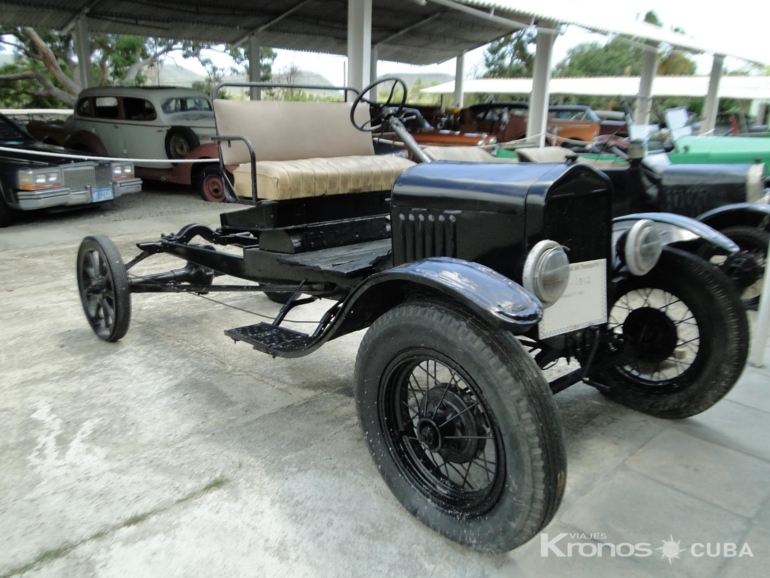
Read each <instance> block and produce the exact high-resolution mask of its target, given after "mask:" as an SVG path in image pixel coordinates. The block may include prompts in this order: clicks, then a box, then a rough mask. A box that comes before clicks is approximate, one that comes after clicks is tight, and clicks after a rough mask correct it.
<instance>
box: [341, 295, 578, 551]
mask: <svg viewBox="0 0 770 578" xmlns="http://www.w3.org/2000/svg"><path fill="white" fill-rule="evenodd" d="M431 363H432V364H433V376H434V378H435V379H434V380H433V383H434V384H435V386H434V387H429V383H428V381H429V380H428V377H427V376H428V374H429V373H430V368H431ZM423 364H424V366H423ZM420 367H422V369H418V368H420ZM423 371H425V375H426V389H425V392H424V393H423V395H422V397H421V398H420V397H418V396H417V393H415V394H414V400H412V398H411V397H410V391H411V392H416V390H415V389H414V388H413V386H414V385H415V384H414V383H413V382H412V378H413V377H415V379H421V376H422V375H423V373H422V372H423ZM412 372H418V374H419V375H417V376H415V375H414V374H413V373H412ZM442 373H443V374H444V375H443V378H444V379H445V381H444V382H441V381H440V380H439V376H440V375H441V374H442ZM447 377H448V378H449V379H447ZM419 387H420V391H421V392H422V386H421V385H419ZM450 390H451V391H450ZM433 392H435V393H433ZM355 397H356V406H357V408H358V415H359V418H360V420H361V426H362V428H363V431H364V436H365V438H366V443H367V445H368V447H369V452H370V453H371V455H372V458H373V459H374V461H375V463H376V465H377V467H378V469H379V471H380V474H381V475H382V477H383V478H384V479H385V482H386V483H387V484H388V486H389V487H390V489H391V491H392V492H393V494H394V495H395V496H396V498H397V499H398V500H399V501H400V502H401V504H402V505H403V506H404V507H405V508H406V509H407V511H409V513H411V514H412V515H413V516H415V517H417V518H418V519H419V520H420V521H422V522H423V523H424V524H426V525H427V526H429V527H430V528H432V529H434V530H435V531H437V532H438V533H440V534H442V535H443V536H446V537H447V538H449V539H450V540H454V541H455V542H458V543H460V544H464V545H466V546H469V547H471V548H473V549H475V550H479V551H484V552H507V551H509V550H512V549H514V548H516V547H518V546H520V545H522V544H524V543H525V542H527V541H528V540H530V539H531V538H532V537H534V536H535V535H537V534H538V532H540V531H541V530H542V529H543V528H544V527H545V526H546V525H547V524H548V523H549V521H550V520H551V518H552V517H553V515H554V514H555V512H556V510H557V509H558V507H559V504H560V503H561V499H562V496H563V494H564V487H565V482H566V472H567V469H566V455H565V449H564V441H563V438H562V427H561V419H560V417H559V413H558V410H557V409H556V406H555V405H554V402H553V396H552V394H551V391H550V389H549V388H548V384H547V383H546V381H545V379H544V377H543V374H542V372H541V371H540V369H539V368H538V367H537V365H536V364H535V362H534V361H533V360H532V358H531V357H530V356H529V355H527V354H526V352H525V351H524V350H523V349H522V347H521V345H520V344H519V342H518V341H517V340H516V339H515V338H514V337H513V336H512V335H511V334H510V333H507V332H503V331H499V330H493V329H491V328H489V327H487V326H486V325H484V324H482V323H481V322H480V321H479V320H478V318H475V317H474V316H473V315H471V314H470V313H468V312H466V311H463V310H460V309H455V308H454V307H452V306H448V305H445V304H440V303H437V302H430V301H426V302H415V303H407V304H403V305H400V306H398V307H396V308H394V309H392V310H390V311H388V312H387V313H385V314H384V315H383V316H382V317H380V318H379V319H378V320H377V321H376V322H375V323H374V324H373V325H372V326H371V328H370V329H369V331H368V332H367V333H366V335H365V336H364V339H363V341H362V343H361V347H360V349H359V351H358V356H357V358H356V368H355ZM412 401H413V404H412V405H410V402H412ZM423 404H424V408H422V409H421V407H422V406H423ZM463 404H465V405H463ZM463 407H464V408H465V409H461V408H463ZM474 408H476V409H475V410H474ZM423 409H424V415H422V416H421V414H420V412H421V411H423ZM469 410H474V411H473V412H471V411H469ZM412 411H415V412H416V415H412ZM463 412H464V413H463ZM429 414H430V415H429ZM444 414H446V415H444ZM461 415H464V416H465V417H464V418H463V420H462V421H461V420H459V419H458V418H460V416H461ZM452 416H453V417H452ZM432 420H435V422H433V421H432ZM442 420H445V421H444V422H443V423H439V422H440V421H442ZM466 422H468V423H466ZM431 423H432V425H431ZM418 428H419V430H418ZM431 428H433V429H431ZM418 431H419V434H418ZM431 432H432V433H431ZM461 432H462V433H465V434H466V435H464V436H456V435H452V436H450V437H446V438H444V437H443V436H447V434H448V433H461ZM468 432H475V433H476V434H477V435H476V437H471V436H467V433H468ZM410 433H411V434H413V437H410V436H409V434H410ZM429 434H430V435H429ZM479 434H481V435H479ZM418 436H419V437H420V440H418V439H417V437H418ZM426 436H427V437H430V440H427V437H426ZM426 440H427V441H426ZM439 440H440V442H439ZM450 440H451V441H450ZM458 440H462V441H458ZM423 443H426V444H428V443H434V444H436V443H438V444H439V445H440V447H438V446H435V447H437V448H438V449H435V450H433V449H429V446H423V445H422V444H423ZM441 452H444V453H443V454H442V453H441ZM488 452H489V453H488ZM489 458H494V459H493V460H492V461H490V460H489ZM439 461H441V464H439ZM477 462H478V463H477ZM482 462H483V464H486V465H485V466H483V465H480V464H481V463H482ZM464 464H468V465H467V470H466V469H465V468H466V466H465V465H464ZM450 466H451V468H452V469H451V470H450ZM487 466H489V468H492V469H491V470H490V469H489V468H488V467H487ZM442 467H444V471H442V469H441V468H442ZM474 467H475V468H476V469H475V470H474V472H475V473H471V470H472V469H473V468H474ZM484 470H486V472H488V473H487V474H484ZM463 471H464V472H465V473H464V477H463V478H462V479H460V476H462V475H463V474H462V472H463ZM485 475H486V476H487V477H486V482H485V481H484V476H485ZM479 476H480V477H481V481H479V480H478V479H476V478H478V477H479ZM484 484H486V485H484ZM474 485H475V486H477V487H476V488H474ZM466 486H467V488H466ZM482 486H483V487H482Z"/></svg>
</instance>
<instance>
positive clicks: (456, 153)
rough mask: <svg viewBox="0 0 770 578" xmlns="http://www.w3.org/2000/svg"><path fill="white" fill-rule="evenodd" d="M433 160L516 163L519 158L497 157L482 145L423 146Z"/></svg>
mask: <svg viewBox="0 0 770 578" xmlns="http://www.w3.org/2000/svg"><path fill="white" fill-rule="evenodd" d="M422 150H423V151H425V154H427V155H428V156H429V157H430V159H431V160H433V161H460V162H467V163H516V162H519V161H518V159H506V158H497V157H496V156H494V155H492V154H490V153H488V152H487V151H486V150H484V149H483V148H480V147H423V148H422Z"/></svg>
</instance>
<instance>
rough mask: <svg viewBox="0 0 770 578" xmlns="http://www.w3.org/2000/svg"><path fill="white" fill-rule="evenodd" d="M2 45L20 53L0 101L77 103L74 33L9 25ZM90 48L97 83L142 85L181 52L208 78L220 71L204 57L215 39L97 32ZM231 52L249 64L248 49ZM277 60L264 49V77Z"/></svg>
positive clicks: (0, 73)
mask: <svg viewBox="0 0 770 578" xmlns="http://www.w3.org/2000/svg"><path fill="white" fill-rule="evenodd" d="M0 43H2V44H5V45H7V46H10V48H11V50H12V51H13V53H14V54H15V56H16V58H15V62H14V63H13V64H11V65H6V66H4V67H3V68H2V69H0V101H2V102H3V104H4V105H5V106H21V107H37V106H39V107H63V106H67V107H71V106H74V104H75V101H76V100H77V95H78V94H79V93H80V91H81V90H82V88H83V87H82V86H81V85H80V82H79V80H78V79H79V77H80V75H79V71H78V66H79V63H78V62H77V58H76V56H75V47H74V41H73V38H72V36H71V35H70V34H62V33H60V32H51V31H42V32H38V31H37V30H35V29H34V28H30V27H8V26H4V27H0ZM89 46H90V49H91V54H92V55H91V67H92V70H91V72H92V75H91V76H92V78H93V79H94V81H95V84H96V85H97V86H103V85H111V84H120V85H138V86H141V85H142V84H144V82H145V81H146V79H145V78H144V76H143V74H142V72H143V70H144V69H145V68H146V67H148V66H152V65H155V64H157V63H158V62H161V61H162V60H163V59H164V58H165V57H167V56H168V55H169V54H170V53H172V52H177V51H179V52H181V53H182V56H183V57H184V58H197V59H198V60H199V61H200V62H201V64H203V66H204V67H206V68H207V71H208V72H209V79H211V78H216V75H217V74H220V73H221V70H220V69H219V68H217V67H216V66H215V65H214V64H213V62H212V61H211V59H207V58H205V57H203V56H202V55H201V51H202V50H204V49H217V46H215V45H212V44H211V43H203V42H192V41H187V40H184V41H183V40H171V39H165V38H143V37H140V36H130V35H120V34H94V35H91V36H90V37H89ZM227 52H228V53H229V54H230V55H231V56H232V57H233V59H234V60H235V63H236V66H243V63H244V62H247V59H246V56H245V49H243V48H238V49H229V50H228V51H227ZM274 58H275V53H274V52H273V51H272V50H269V49H267V50H264V51H263V52H262V54H261V60H262V71H263V77H264V76H267V77H268V78H269V76H270V67H271V64H272V61H273V59H274ZM220 78H221V77H220ZM212 84H213V82H212Z"/></svg>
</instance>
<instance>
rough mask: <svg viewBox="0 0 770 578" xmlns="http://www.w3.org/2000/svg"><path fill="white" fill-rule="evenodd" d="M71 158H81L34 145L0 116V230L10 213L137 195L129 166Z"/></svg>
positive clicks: (138, 184) (137, 183)
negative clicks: (127, 194)
mask: <svg viewBox="0 0 770 578" xmlns="http://www.w3.org/2000/svg"><path fill="white" fill-rule="evenodd" d="M73 156H74V157H82V156H83V153H82V152H77V151H71V150H69V149H65V148H62V147H58V146H54V145H49V144H43V143H39V142H37V141H36V140H35V139H34V138H33V137H32V135H30V134H29V133H27V132H26V131H25V130H24V129H22V128H21V127H19V126H18V125H17V124H16V123H14V122H13V121H11V120H9V119H8V118H6V117H5V116H3V115H0V227H7V226H8V225H10V224H11V223H12V222H13V219H14V214H15V212H16V211H31V210H37V209H48V210H62V209H70V208H76V207H83V206H89V205H94V204H101V203H105V202H108V201H111V200H113V199H115V198H116V197H119V196H120V195H123V194H126V193H136V192H139V191H140V190H141V189H142V181H141V179H138V178H135V177H134V165H133V163H131V162H125V161H117V160H116V161H113V162H109V161H102V162H95V161H90V160H87V159H83V160H79V159H77V158H72V157H73Z"/></svg>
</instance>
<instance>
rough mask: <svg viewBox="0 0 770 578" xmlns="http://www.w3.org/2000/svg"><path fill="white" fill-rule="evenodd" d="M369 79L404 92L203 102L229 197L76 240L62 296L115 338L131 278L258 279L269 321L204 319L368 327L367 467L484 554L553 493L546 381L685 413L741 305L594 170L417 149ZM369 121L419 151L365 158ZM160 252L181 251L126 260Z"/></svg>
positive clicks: (363, 377)
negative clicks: (228, 175) (227, 203)
mask: <svg viewBox="0 0 770 578" xmlns="http://www.w3.org/2000/svg"><path fill="white" fill-rule="evenodd" d="M383 83H394V84H395V83H398V84H400V85H401V87H402V91H401V94H406V87H405V86H404V85H403V82H402V81H400V80H397V79H385V80H381V81H378V82H376V83H375V84H374V85H372V86H370V87H367V88H366V89H364V92H362V93H361V94H360V95H359V96H358V97H357V98H356V100H355V101H354V102H353V103H352V105H351V104H350V103H332V102H270V101H235V100H224V99H215V100H214V110H215V113H216V123H217V131H218V134H219V135H220V136H218V137H216V139H217V140H218V141H219V142H221V143H222V146H221V155H222V159H221V162H222V163H223V164H225V165H236V164H237V165H241V166H240V168H239V169H237V170H236V171H235V173H234V178H235V187H234V190H230V189H229V188H228V191H227V194H228V196H229V197H230V198H231V200H238V201H240V202H242V203H244V205H245V207H244V209H243V210H241V211H235V212H226V213H223V214H222V215H221V216H220V219H221V221H220V226H219V227H217V228H209V227H207V226H203V225H197V224H191V225H188V226H186V227H183V228H182V229H181V230H180V231H178V232H177V233H176V234H171V235H164V236H162V237H160V238H159V239H157V240H152V241H147V242H142V243H139V244H138V247H139V249H140V253H139V254H138V255H137V256H136V257H134V258H132V259H131V260H130V261H128V262H127V263H124V262H123V260H122V257H121V255H120V253H119V252H118V250H117V248H116V247H115V245H114V244H113V243H112V242H111V241H110V240H109V239H108V238H107V237H103V236H92V237H86V238H85V239H84V240H83V242H82V244H81V246H80V250H79V253H78V260H77V279H78V287H79V291H80V296H81V301H82V305H83V310H84V312H85V316H86V319H87V320H88V323H89V324H90V326H91V328H92V329H93V331H94V332H95V333H96V334H97V335H98V337H99V338H101V339H103V340H105V341H117V340H119V339H121V338H122V337H123V336H124V335H125V334H126V332H127V330H128V327H129V322H130V316H131V298H132V294H134V293H136V294H138V293H154V292H184V291H186V292H190V293H213V292H217V291H262V292H265V293H266V294H267V296H268V297H269V298H270V299H273V300H275V301H278V302H280V303H282V306H281V309H280V311H279V312H278V314H277V316H276V317H275V319H274V320H273V321H272V322H266V323H257V324H247V325H244V326H241V327H236V328H233V329H229V330H227V331H225V334H226V335H227V336H228V337H230V338H232V339H233V340H235V341H242V342H244V343H246V344H248V345H250V346H252V347H253V348H255V349H256V350H258V351H262V352H265V353H268V354H269V355H272V356H280V357H287V358H294V357H301V356H305V355H308V354H311V353H313V352H315V351H316V350H318V349H319V348H320V347H322V346H323V345H324V344H325V343H326V342H327V341H330V340H332V339H336V338H338V337H341V336H343V335H347V334H349V333H352V332H355V331H359V330H362V329H367V328H368V329H367V331H366V334H365V335H364V337H363V340H362V342H361V345H360V348H359V352H358V357H357V360H356V366H355V372H354V375H353V379H352V380H353V383H354V391H355V402H356V406H357V409H358V415H359V418H360V421H361V425H362V429H363V432H364V438H365V441H366V444H367V445H368V447H369V450H370V453H371V455H372V458H373V459H374V461H375V462H376V464H377V467H378V469H379V471H380V473H381V474H382V476H383V478H384V480H385V482H386V483H387V485H388V486H389V487H390V489H391V490H392V492H393V494H394V495H395V497H396V498H397V499H398V500H399V501H400V502H401V503H402V504H403V505H404V507H405V508H406V509H407V510H408V511H409V512H410V513H412V514H413V515H415V516H416V517H417V518H419V519H420V520H421V521H422V522H424V523H425V524H426V525H428V526H429V527H431V528H433V529H434V530H436V531H438V532H440V533H441V534H443V535H444V536H446V537H448V538H449V539H451V540H454V541H456V542H459V543H461V544H464V545H466V546H469V547H472V548H475V549H477V550H481V551H485V552H504V551H507V550H511V549H513V548H516V547H517V546H519V545H521V544H523V543H525V542H527V541H528V540H530V539H531V538H533V537H534V536H536V535H537V534H538V533H539V532H541V530H542V529H543V528H544V527H545V526H546V525H547V524H548V523H549V522H550V520H551V519H552V518H553V516H554V514H555V513H556V511H557V509H558V507H559V504H560V502H561V500H562V496H563V495H564V490H565V487H566V483H567V479H566V471H567V470H566V454H565V449H564V440H563V432H562V428H561V422H560V418H559V412H558V409H557V407H556V405H555V404H554V400H553V394H554V393H556V392H559V391H561V390H563V389H565V388H567V387H569V386H571V385H573V384H576V383H585V384H587V385H590V386H592V387H595V388H596V389H598V390H599V391H600V392H602V393H603V394H604V395H606V396H607V397H609V398H610V399H613V400H615V401H617V402H619V403H621V404H624V405H627V406H628V407H631V408H634V409H636V410H639V411H643V412H645V413H648V414H651V415H654V416H658V417H662V418H683V417H687V416H691V415H695V414H697V413H699V412H702V411H704V410H706V409H707V408H709V407H711V406H712V405H713V404H714V403H716V402H717V401H718V400H719V399H721V398H722V397H723V396H724V395H725V394H726V393H727V392H728V391H729V390H730V388H731V387H732V386H733V385H734V384H735V382H736V380H737V379H738V377H739V376H740V374H741V372H742V370H743V366H744V363H745V360H746V355H747V350H748V325H747V320H746V315H745V312H744V310H743V307H742V304H741V302H740V299H739V296H738V294H737V292H736V291H735V290H734V289H733V287H732V285H731V283H730V281H729V280H728V279H727V278H726V277H725V275H724V274H722V273H721V272H720V271H719V270H718V269H716V268H715V267H713V266H712V265H711V264H709V263H708V262H707V261H704V260H703V259H700V258H698V257H696V256H694V255H692V254H690V253H687V252H685V251H682V250H680V249H678V248H675V247H674V246H672V245H666V246H664V239H663V236H662V234H661V232H660V230H659V228H658V227H657V226H656V225H655V224H654V223H653V222H652V221H651V220H649V219H644V218H638V219H636V220H634V221H629V220H628V219H626V220H624V221H623V222H613V219H612V184H611V182H610V180H609V178H608V177H607V176H606V175H605V174H603V173H601V172H600V171H597V170H596V169H594V168H592V167H590V166H587V165H584V164H566V163H561V164H553V165H547V166H546V165H539V164H534V163H530V164H524V163H506V162H494V159H493V160H492V161H491V162H485V163H482V162H475V163H469V162H452V161H444V162H432V161H431V157H430V156H429V155H428V154H427V152H426V151H425V150H423V149H422V148H421V147H420V146H419V145H417V143H416V142H415V141H414V139H412V138H411V137H410V135H409V133H408V131H407V130H406V129H405V127H404V126H403V123H402V122H401V121H400V115H401V114H402V113H403V105H404V101H403V100H401V102H396V101H395V100H394V99H393V96H392V95H393V94H395V93H396V91H395V86H393V87H392V88H391V90H390V91H389V93H390V95H391V99H390V100H389V101H388V102H386V103H383V104H381V105H380V106H379V107H378V110H377V112H376V114H375V115H374V117H371V116H370V111H369V106H362V99H363V97H364V95H366V94H370V93H373V94H377V88H378V86H380V85H382V84H383ZM215 95H216V90H215ZM354 127H355V128H354ZM356 129H358V130H356ZM386 129H387V130H390V131H392V132H394V133H396V134H397V135H399V137H400V138H402V139H403V142H404V143H405V144H406V145H407V146H408V147H409V149H410V151H411V152H412V155H413V157H414V158H415V159H416V160H418V161H420V162H413V161H411V160H408V159H405V158H403V157H399V156H388V155H375V154H374V148H373V145H372V139H371V132H374V131H377V130H386ZM330 130H333V131H334V139H330V138H329V134H330ZM299 133H302V134H304V135H305V138H303V139H286V138H281V137H282V136H283V135H286V134H299ZM435 148H436V149H437V150H440V151H442V150H445V147H435ZM461 150H466V151H471V153H474V151H475V153H484V151H482V150H480V149H478V148H473V147H463V148H462V149H461ZM484 154H486V153H484ZM490 158H491V157H490ZM233 193H235V194H237V195H238V197H239V198H238V199H236V198H235V197H234V196H233ZM160 254H162V255H172V256H176V257H179V258H181V259H182V260H184V261H186V262H187V263H186V265H185V266H184V267H183V268H180V269H177V270H175V271H170V272H168V273H155V274H148V275H144V276H142V275H138V276H135V275H131V276H129V273H128V272H129V271H130V270H131V269H132V267H134V266H135V265H136V264H137V263H139V262H140V261H143V260H144V259H147V258H150V257H152V256H153V255H160ZM221 276H230V277H235V278H238V279H244V280H246V281H249V283H243V284H239V285H238V284H236V285H232V284H228V283H221V282H218V278H219V277H221ZM319 298H323V299H326V300H328V303H329V308H328V310H327V311H326V313H325V314H323V316H322V317H321V319H319V320H318V324H317V326H315V328H311V330H310V331H308V332H300V331H297V330H295V329H290V328H288V327H286V326H285V324H284V321H285V320H286V316H287V314H288V313H289V312H290V311H291V310H293V309H294V308H295V307H298V306H302V305H303V304H306V303H309V302H310V301H314V300H316V299H319ZM138 313H139V314H140V315H143V316H144V315H145V312H144V311H141V310H140V311H139V312H138ZM154 315H155V314H153V317H154ZM99 350H101V349H99ZM105 351H106V350H105ZM564 358H568V359H573V360H577V361H578V362H579V364H580V367H579V368H578V369H575V370H573V371H571V372H569V373H566V374H565V375H562V376H561V377H558V378H556V379H554V380H552V381H551V382H550V383H549V382H547V381H546V379H545V376H544V373H543V368H544V367H546V366H550V365H552V364H553V363H554V362H555V361H557V360H559V359H564Z"/></svg>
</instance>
